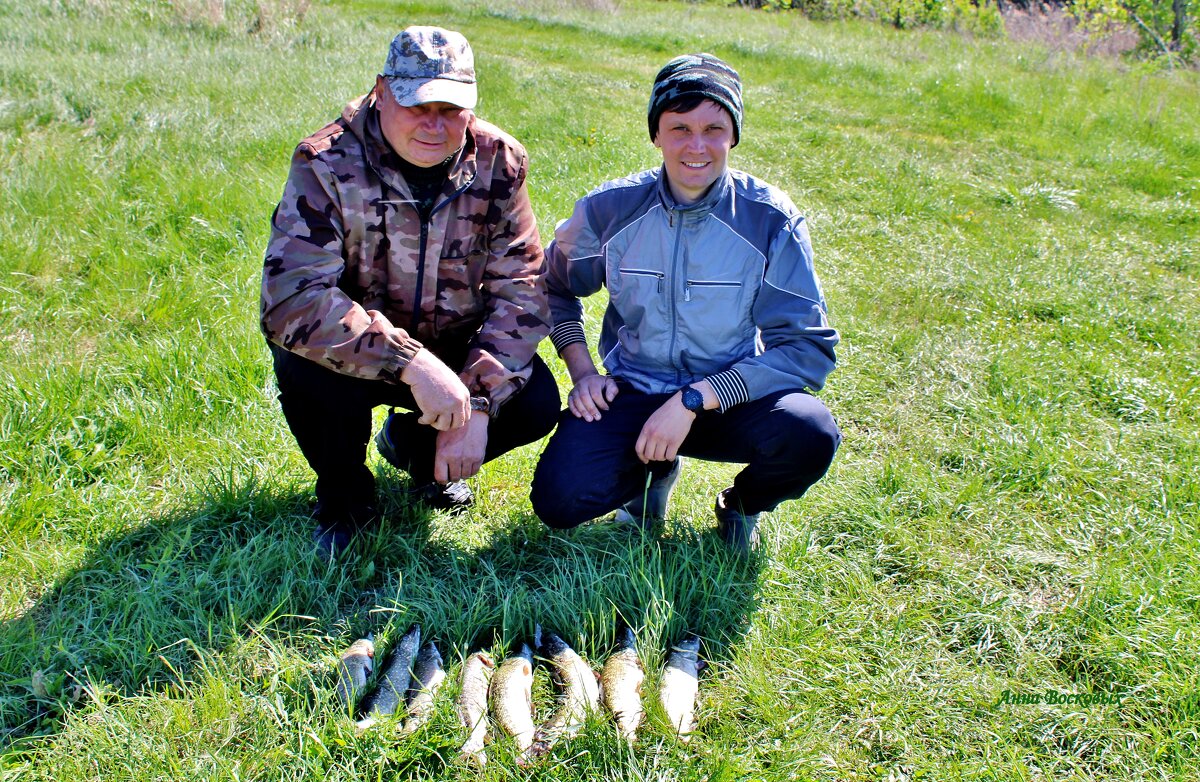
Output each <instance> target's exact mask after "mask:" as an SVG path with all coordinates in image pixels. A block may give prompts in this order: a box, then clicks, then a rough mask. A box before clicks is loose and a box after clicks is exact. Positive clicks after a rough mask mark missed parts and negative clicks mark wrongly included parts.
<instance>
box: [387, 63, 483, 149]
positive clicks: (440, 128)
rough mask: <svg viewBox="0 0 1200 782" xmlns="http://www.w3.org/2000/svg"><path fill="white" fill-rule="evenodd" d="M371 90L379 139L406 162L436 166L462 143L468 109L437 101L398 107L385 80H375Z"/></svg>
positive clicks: (468, 120)
mask: <svg viewBox="0 0 1200 782" xmlns="http://www.w3.org/2000/svg"><path fill="white" fill-rule="evenodd" d="M375 87H376V89H375V94H376V96H377V97H376V101H375V105H376V106H378V107H379V124H380V126H381V127H382V129H383V136H384V138H386V139H387V141H388V143H389V144H391V145H392V149H394V150H396V152H397V153H398V154H399V155H400V157H402V158H404V159H405V160H407V161H408V162H409V163H412V164H413V165H416V166H421V167H422V168H429V167H430V166H436V165H437V164H438V163H441V162H442V161H443V160H445V159H446V158H448V157H450V156H451V155H452V154H454V153H455V152H457V151H458V149H459V147H461V146H462V145H463V144H464V143H465V142H466V140H467V123H468V122H470V121H471V110H470V109H464V108H462V107H460V106H455V105H454V104H452V103H442V102H440V101H437V102H434V103H422V104H421V105H419V106H401V105H400V104H399V103H397V102H396V96H394V95H392V90H391V89H390V88H389V87H388V86H387V81H386V80H385V79H383V78H379V79H376V82H375Z"/></svg>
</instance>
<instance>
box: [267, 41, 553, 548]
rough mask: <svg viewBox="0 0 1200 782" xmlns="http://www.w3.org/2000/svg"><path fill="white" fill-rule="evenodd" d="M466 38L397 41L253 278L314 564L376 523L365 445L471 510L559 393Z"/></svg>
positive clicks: (515, 157)
mask: <svg viewBox="0 0 1200 782" xmlns="http://www.w3.org/2000/svg"><path fill="white" fill-rule="evenodd" d="M476 101H477V92H476V84H475V67H474V57H473V55H472V52H471V47H470V46H469V45H468V44H467V41H466V39H465V38H463V36H462V35H460V34H458V33H456V32H452V31H449V30H443V29H440V28H437V27H410V28H408V29H406V30H404V31H402V32H401V33H400V34H399V35H397V36H396V38H395V40H393V41H392V45H391V49H390V51H389V53H388V57H387V61H386V63H385V65H384V68H383V72H382V73H381V74H380V75H379V76H378V77H376V79H375V88H374V90H373V91H372V92H371V93H369V94H368V95H366V96H365V97H363V98H360V99H358V100H355V101H353V102H352V103H350V105H348V106H347V107H346V108H345V110H344V111H343V112H342V116H341V118H340V119H338V120H337V121H335V122H333V123H331V124H329V125H327V126H326V127H325V128H323V129H321V130H320V131H318V132H317V133H315V134H314V135H312V136H310V137H309V138H307V139H305V140H304V141H302V142H301V143H300V145H299V146H298V147H297V148H296V152H295V154H294V155H293V157H292V167H291V171H290V173H289V174H288V181H287V185H286V186H285V188H284V192H283V198H282V200H281V201H280V202H279V206H278V208H277V209H276V210H275V215H274V217H273V219H272V231H271V241H270V245H269V246H268V247H267V253H266V263H265V268H264V270H263V284H262V329H263V332H264V333H265V334H266V336H267V339H268V341H269V342H270V347H271V353H272V355H273V357H274V363H275V375H276V377H277V379H278V381H279V401H280V404H281V405H282V406H283V414H284V417H285V418H286V419H287V423H288V427H289V428H290V429H291V431H292V434H293V435H294V436H295V438H296V441H297V443H299V445H300V450H301V451H302V452H303V453H304V457H305V459H307V460H308V464H309V466H311V467H312V469H313V471H314V472H315V473H316V475H317V486H316V494H317V507H316V513H315V517H316V522H317V528H316V531H315V535H314V537H315V538H316V541H317V550H318V553H320V554H321V555H322V556H325V557H328V556H332V555H334V554H337V553H338V552H340V551H341V550H342V549H344V548H345V547H346V546H347V545H349V543H350V542H351V540H352V538H353V537H354V535H355V534H356V533H357V532H358V531H359V530H361V529H362V528H363V527H365V526H367V525H370V524H372V523H374V522H375V521H376V510H375V479H374V476H373V475H372V474H371V470H370V469H369V468H368V467H367V466H366V464H365V460H366V453H367V443H368V440H369V439H370V436H371V410H372V408H374V407H376V406H378V405H391V406H394V407H401V408H404V409H405V410H408V411H413V412H406V413H397V412H395V411H393V412H392V414H391V415H390V416H389V417H388V419H387V422H386V423H385V424H384V427H383V429H382V430H381V431H380V432H379V434H378V436H377V437H376V438H375V441H376V444H377V446H378V448H379V451H380V452H381V454H382V455H383V456H384V458H385V459H387V460H388V461H389V462H391V463H392V464H393V465H395V466H396V467H398V468H399V469H401V470H404V471H405V472H407V473H409V475H410V476H411V477H412V479H413V482H414V484H415V485H416V486H417V487H418V488H417V494H418V496H419V497H420V498H421V499H423V500H424V501H425V502H427V503H428V504H429V505H431V506H433V507H437V508H446V509H450V510H454V509H461V508H464V507H466V506H467V505H469V504H470V502H471V500H472V494H471V491H470V489H469V488H468V487H467V486H466V484H464V483H463V480H464V479H466V478H470V477H471V476H473V475H474V474H475V473H476V472H478V470H479V467H480V465H481V464H483V463H484V462H486V461H489V460H491V459H494V458H496V457H497V456H499V455H500V454H503V453H505V452H507V451H509V450H512V449H513V448H516V447H518V446H521V445H524V444H526V443H530V442H533V441H534V440H538V439H540V438H542V437H544V436H545V435H546V434H547V433H548V432H549V431H550V429H551V428H553V426H554V421H555V417H556V416H557V414H558V406H559V397H558V388H557V386H556V384H555V382H554V378H553V376H552V375H551V374H550V371H549V370H548V369H547V368H546V365H545V364H544V363H543V362H542V361H541V359H539V358H538V357H537V353H536V349H537V344H538V342H539V341H541V339H542V338H543V337H544V336H545V335H546V333H547V332H548V331H549V312H548V307H547V302H546V292H545V281H544V273H545V265H544V258H543V255H542V247H541V241H540V239H539V238H538V232H537V226H536V224H535V221H534V216H533V210H532V208H531V207H530V203H529V196H528V193H527V192H526V188H525V175H526V171H527V166H528V159H527V157H526V154H525V150H524V148H523V147H522V146H521V145H520V144H519V143H518V142H517V141H516V140H515V139H514V138H512V137H511V136H509V135H508V134H506V133H504V132H503V131H502V130H500V129H499V128H497V127H495V126H493V125H490V124H488V123H486V122H484V121H483V120H481V119H479V118H477V117H476V116H475V114H474V113H473V111H472V109H474V107H475V105H476Z"/></svg>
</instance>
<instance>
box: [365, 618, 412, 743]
mask: <svg viewBox="0 0 1200 782" xmlns="http://www.w3.org/2000/svg"><path fill="white" fill-rule="evenodd" d="M420 646H421V626H420V625H413V626H412V627H411V628H409V630H408V632H407V633H405V634H404V636H403V637H402V638H401V639H400V640H399V641H397V642H396V646H395V647H394V648H393V649H392V653H391V656H390V657H388V661H387V665H386V666H385V667H384V669H383V674H382V675H381V676H380V677H379V687H377V688H376V690H375V692H374V693H373V694H372V695H371V697H370V701H369V705H368V706H367V716H366V717H365V718H363V719H361V720H359V721H358V723H357V725H358V727H359V729H360V730H366V729H367V728H369V727H371V726H372V725H374V724H375V723H376V722H378V721H379V719H380V718H382V717H386V716H387V715H389V714H394V713H395V712H396V709H397V708H399V707H400V704H402V703H404V699H405V698H407V697H408V685H409V683H410V682H411V681H412V671H411V669H412V664H413V658H415V657H416V655H417V649H418V648H419V647H420Z"/></svg>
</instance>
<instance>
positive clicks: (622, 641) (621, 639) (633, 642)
mask: <svg viewBox="0 0 1200 782" xmlns="http://www.w3.org/2000/svg"><path fill="white" fill-rule="evenodd" d="M617 648H618V649H636V648H637V638H635V637H634V635H633V628H632V627H630V626H629V625H627V624H624V623H622V625H621V629H619V630H617Z"/></svg>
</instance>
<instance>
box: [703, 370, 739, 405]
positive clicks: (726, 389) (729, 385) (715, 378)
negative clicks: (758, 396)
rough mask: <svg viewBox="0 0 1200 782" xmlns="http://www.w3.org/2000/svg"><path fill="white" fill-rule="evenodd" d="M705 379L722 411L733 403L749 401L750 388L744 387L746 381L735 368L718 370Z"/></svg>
mask: <svg viewBox="0 0 1200 782" xmlns="http://www.w3.org/2000/svg"><path fill="white" fill-rule="evenodd" d="M705 379H706V380H707V381H708V384H709V385H711V386H712V389H713V392H714V393H715V394H716V395H717V401H718V402H720V403H721V408H720V410H721V412H722V413H724V412H725V411H726V410H728V409H729V408H731V407H733V406H734V405H740V404H742V403H743V402H749V401H750V389H749V388H747V387H746V381H745V380H743V379H742V376H741V375H740V374H738V371H737V370H736V369H726V370H725V371H724V372H718V373H717V374H715V375H710V376H709V377H707V378H705Z"/></svg>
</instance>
